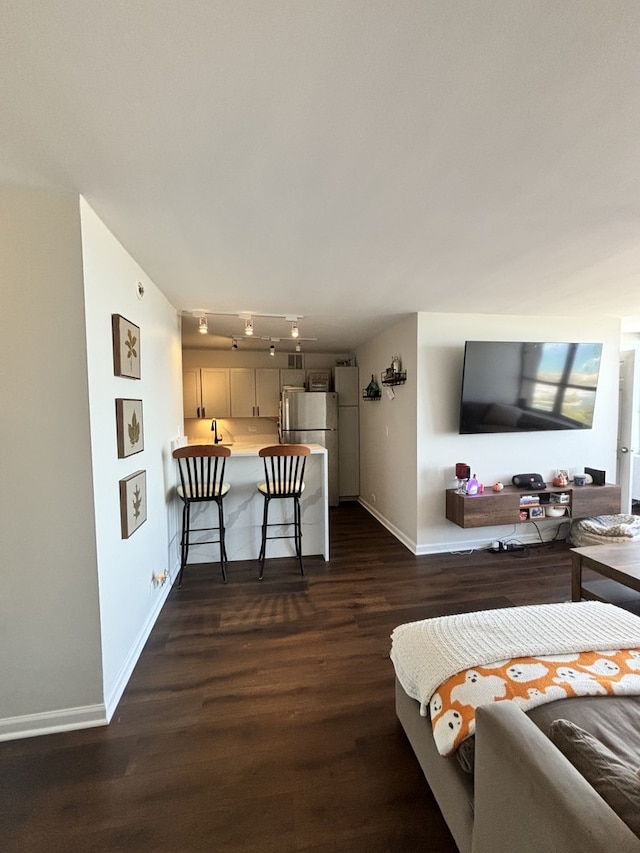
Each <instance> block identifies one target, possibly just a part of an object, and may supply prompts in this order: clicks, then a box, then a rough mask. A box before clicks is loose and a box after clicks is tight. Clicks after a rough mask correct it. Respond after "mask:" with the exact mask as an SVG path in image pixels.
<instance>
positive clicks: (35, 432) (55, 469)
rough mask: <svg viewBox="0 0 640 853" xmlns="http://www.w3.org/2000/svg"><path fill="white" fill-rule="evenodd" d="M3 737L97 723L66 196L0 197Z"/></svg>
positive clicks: (76, 264) (83, 436) (74, 278)
mask: <svg viewBox="0 0 640 853" xmlns="http://www.w3.org/2000/svg"><path fill="white" fill-rule="evenodd" d="M0 293H1V298H2V315H3V324H2V325H3V329H2V335H0V363H1V364H2V371H1V374H0V377H1V378H0V392H1V394H2V415H1V416H0V418H1V421H0V422H1V424H2V431H1V435H2V442H1V450H0V466H1V470H2V490H1V498H0V501H1V502H0V542H2V590H1V592H0V684H1V685H2V689H0V737H12V736H15V734H16V733H17V732H21V731H32V732H33V731H38V730H42V729H47V728H55V727H56V726H58V727H64V726H66V725H73V721H74V720H78V722H79V723H80V724H84V725H87V724H91V723H97V722H100V721H101V720H103V719H104V708H103V705H102V699H103V692H102V665H101V641H100V615H99V608H98V581H97V573H96V564H97V556H96V540H95V530H94V523H93V522H94V519H93V486H92V474H91V447H90V434H89V393H88V377H87V364H86V353H85V321H84V304H83V303H84V300H83V281H82V254H81V244H80V215H79V209H78V198H77V196H75V195H69V194H65V193H59V192H54V191H48V190H40V189H30V188H21V187H2V188H0Z"/></svg>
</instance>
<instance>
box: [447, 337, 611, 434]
mask: <svg viewBox="0 0 640 853" xmlns="http://www.w3.org/2000/svg"><path fill="white" fill-rule="evenodd" d="M601 356H602V344H594V343H546V342H545V343H541V342H534V343H531V342H529V343H521V342H516V341H467V342H466V344H465V351H464V368H463V373H462V399H461V404H460V433H461V434H470V433H492V432H540V431H544V430H558V429H591V428H592V426H593V410H594V408H595V402H596V389H597V385H598V375H599V372H600V359H601Z"/></svg>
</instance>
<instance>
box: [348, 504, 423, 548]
mask: <svg viewBox="0 0 640 853" xmlns="http://www.w3.org/2000/svg"><path fill="white" fill-rule="evenodd" d="M358 503H359V504H362V506H363V507H364V508H365V509H366V510H367V512H369V513H371V515H372V516H373V517H374V518H375V519H376V520H377V521H379V522H380V524H381V525H382V526H383V527H386V528H387V530H388V531H389V533H393V535H394V536H395V537H396V539H397V540H398V541H399V542H402V544H403V545H404V546H405V548H408V549H409V551H411V553H412V554H415V553H416V543H415V542H414V541H413V539H409V537H408V536H407V535H406V534H405V533H403V532H402V530H399V529H398V528H397V527H396V526H395V524H392V523H391V522H390V521H389V520H388V519H387V518H385V517H384V515H381V514H380V513H379V512H378V510H377V509H376V508H375V507H374V506H372V505H371V504H370V503H367V501H365V500H363V499H362V498H359V500H358Z"/></svg>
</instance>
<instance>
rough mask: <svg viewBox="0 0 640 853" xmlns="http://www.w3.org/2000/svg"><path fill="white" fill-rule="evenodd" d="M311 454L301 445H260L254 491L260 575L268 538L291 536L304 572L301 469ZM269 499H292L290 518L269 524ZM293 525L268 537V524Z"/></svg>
mask: <svg viewBox="0 0 640 853" xmlns="http://www.w3.org/2000/svg"><path fill="white" fill-rule="evenodd" d="M310 453H311V451H310V450H309V448H308V447H306V446H305V445H304V444H275V445H273V446H271V447H263V448H262V449H261V450H260V451H259V454H260V456H261V457H262V461H263V462H264V483H258V490H259V491H260V493H261V494H262V496H263V497H264V513H263V516H262V543H261V545H260V556H259V557H258V559H259V561H260V574H259V575H258V580H262V577H263V574H264V561H265V557H266V551H267V540H268V539H293V540H294V542H295V549H296V556H297V557H298V560H299V562H300V574H301V575H303V574H304V566H303V564H302V517H301V512H300V496H301V495H302V491H303V489H304V469H305V464H306V461H307V456H308V455H309V454H310ZM272 500H292V501H293V521H289V522H281V523H279V524H269V521H268V519H269V504H270V503H271V501H272ZM283 526H287V527H291V526H292V527H293V533H289V534H280V535H274V536H269V535H268V530H269V528H270V527H283Z"/></svg>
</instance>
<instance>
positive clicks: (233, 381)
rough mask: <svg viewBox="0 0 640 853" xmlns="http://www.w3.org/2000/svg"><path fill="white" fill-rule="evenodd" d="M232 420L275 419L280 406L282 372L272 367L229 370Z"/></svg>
mask: <svg viewBox="0 0 640 853" xmlns="http://www.w3.org/2000/svg"><path fill="white" fill-rule="evenodd" d="M229 377H230V387H231V417H232V418H257V417H259V418H275V417H277V416H278V409H279V405H280V371H279V370H277V369H275V368H271V367H258V368H255V369H254V368H252V367H232V368H230V370H229Z"/></svg>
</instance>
